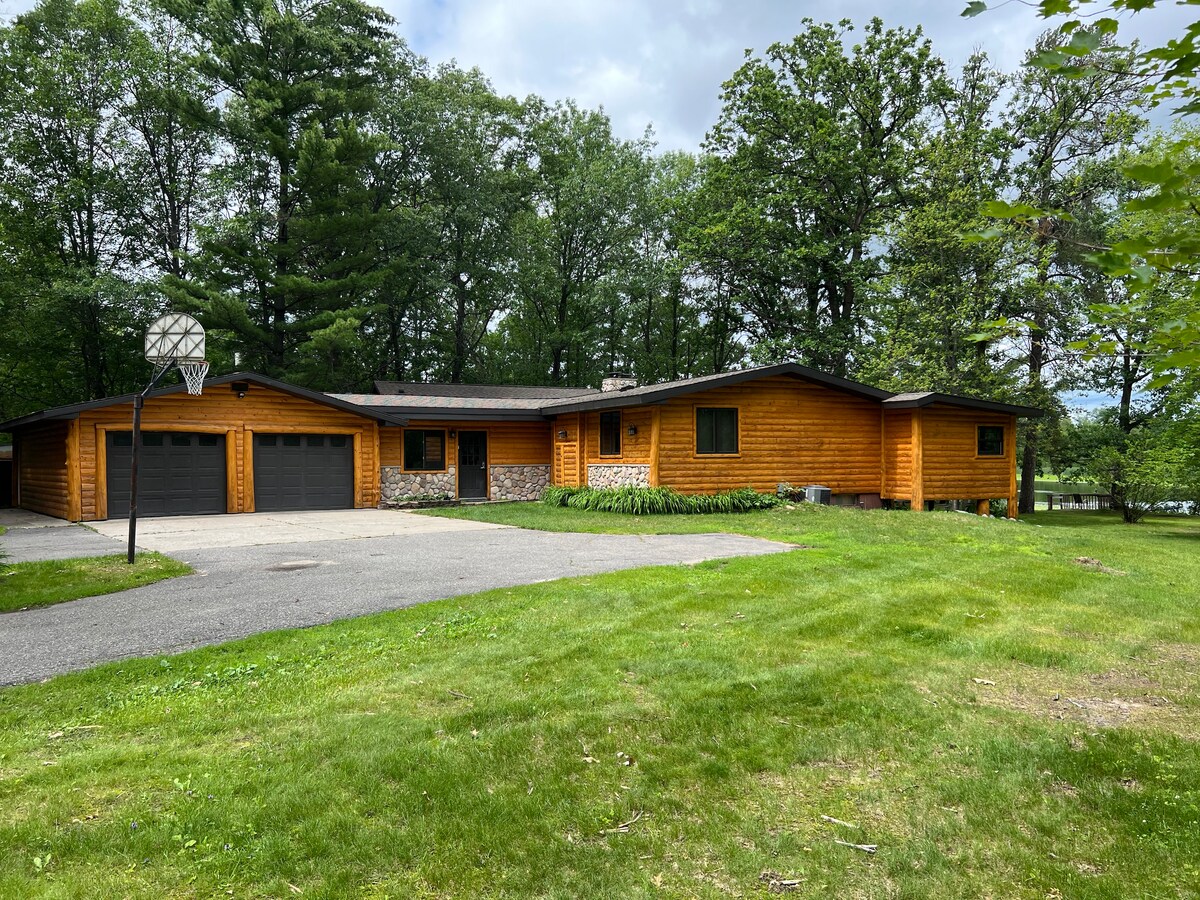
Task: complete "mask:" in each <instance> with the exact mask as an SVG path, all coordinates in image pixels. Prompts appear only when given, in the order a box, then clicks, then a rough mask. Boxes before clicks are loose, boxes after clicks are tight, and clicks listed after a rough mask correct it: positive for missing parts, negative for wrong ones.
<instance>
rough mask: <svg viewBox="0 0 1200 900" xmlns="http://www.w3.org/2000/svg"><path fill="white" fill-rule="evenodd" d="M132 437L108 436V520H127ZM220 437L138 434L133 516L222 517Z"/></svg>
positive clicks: (115, 433) (222, 445)
mask: <svg viewBox="0 0 1200 900" xmlns="http://www.w3.org/2000/svg"><path fill="white" fill-rule="evenodd" d="M132 438H133V435H132V434H130V432H128V431H110V432H109V433H108V448H107V456H108V466H107V468H108V471H107V472H106V473H105V477H106V478H107V480H108V517H109V518H110V519H116V518H120V517H122V516H127V515H129V463H130V460H131V458H132V455H133V440H132ZM225 511H226V507H225V435H223V434H180V433H176V432H164V431H143V432H142V448H141V453H139V454H138V515H139V516H184V515H201V514H205V513H223V512H225Z"/></svg>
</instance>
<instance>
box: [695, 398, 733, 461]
mask: <svg viewBox="0 0 1200 900" xmlns="http://www.w3.org/2000/svg"><path fill="white" fill-rule="evenodd" d="M696 452H697V453H737V452H738V411H737V410H736V409H728V408H713V407H708V408H705V407H697V409H696Z"/></svg>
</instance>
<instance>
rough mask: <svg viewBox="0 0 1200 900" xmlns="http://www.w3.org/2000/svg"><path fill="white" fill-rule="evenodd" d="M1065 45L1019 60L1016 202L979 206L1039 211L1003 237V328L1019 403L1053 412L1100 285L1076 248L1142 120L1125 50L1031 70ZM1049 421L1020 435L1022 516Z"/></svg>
mask: <svg viewBox="0 0 1200 900" xmlns="http://www.w3.org/2000/svg"><path fill="white" fill-rule="evenodd" d="M1099 40H1100V43H1101V46H1106V45H1105V44H1104V39H1103V38H1101V39H1099ZM1063 45H1064V39H1063V37H1062V36H1061V35H1059V34H1056V33H1054V32H1047V33H1046V34H1044V35H1042V37H1041V38H1040V39H1039V41H1038V44H1037V46H1036V47H1035V48H1033V49H1032V50H1031V51H1030V52H1029V54H1028V56H1027V58H1026V66H1025V68H1024V70H1023V72H1022V76H1021V79H1020V81H1019V83H1018V87H1017V90H1016V92H1015V96H1014V101H1013V103H1012V104H1011V108H1010V111H1009V115H1008V127H1009V128H1010V130H1011V131H1012V132H1013V133H1014V134H1016V135H1018V136H1019V137H1020V139H1021V141H1022V147H1021V149H1022V151H1023V153H1024V158H1023V160H1022V161H1021V162H1020V163H1019V164H1018V165H1017V166H1016V168H1015V170H1014V185H1013V188H1014V191H1015V195H1016V204H1015V205H1013V206H1009V205H1008V204H1007V203H1005V202H1004V201H993V202H991V203H989V204H986V205H985V209H987V210H993V211H994V210H995V209H996V208H997V207H998V206H1001V205H1002V206H1004V207H1006V208H1012V209H1026V210H1041V211H1043V212H1042V213H1041V214H1040V215H1039V217H1038V222H1037V227H1036V228H1033V229H1030V230H1025V229H1015V230H1014V229H1010V230H1008V231H1007V232H1004V234H1005V236H1006V237H1007V238H1008V239H1009V240H1010V246H1011V247H1012V248H1013V251H1014V252H1015V253H1016V254H1017V266H1018V269H1019V273H1018V281H1017V283H1016V285H1015V290H1014V291H1013V295H1012V299H1013V303H1012V305H1011V307H1010V312H1009V317H1008V318H1006V319H1004V320H1002V324H1003V325H1004V326H1006V327H1007V328H1008V333H1009V335H1010V336H1011V337H1012V338H1013V339H1014V340H1016V341H1018V342H1019V344H1020V346H1021V347H1022V348H1023V357H1024V359H1023V368H1024V374H1025V390H1024V400H1025V402H1027V403H1029V404H1031V405H1036V406H1041V407H1043V408H1046V409H1049V410H1051V411H1058V409H1059V407H1058V404H1057V402H1056V397H1057V395H1058V393H1059V391H1060V389H1061V388H1062V387H1063V386H1064V385H1065V384H1066V383H1067V378H1068V376H1070V375H1071V374H1072V373H1071V370H1070V366H1071V364H1072V362H1073V359H1074V357H1073V355H1072V354H1070V353H1069V352H1066V351H1067V350H1068V348H1069V345H1070V344H1071V342H1072V341H1074V340H1076V339H1077V338H1078V337H1079V336H1080V335H1081V334H1083V333H1085V330H1084V325H1085V318H1084V316H1085V310H1086V308H1087V305H1088V301H1089V299H1091V300H1093V301H1095V300H1096V296H1095V295H1096V292H1097V291H1098V290H1100V289H1101V285H1100V284H1099V282H1098V275H1099V272H1098V270H1097V269H1096V267H1095V266H1094V264H1093V263H1092V261H1091V259H1090V258H1089V257H1088V255H1087V253H1086V252H1084V251H1083V250H1082V248H1083V247H1084V246H1088V245H1091V244H1093V243H1094V242H1095V241H1096V240H1097V239H1098V236H1099V235H1100V234H1101V233H1102V229H1103V221H1104V218H1105V215H1106V213H1105V210H1104V209H1103V203H1102V201H1103V199H1104V197H1105V196H1107V195H1108V194H1110V193H1111V190H1112V186H1113V184H1114V182H1115V181H1116V178H1117V172H1118V165H1117V161H1118V160H1119V157H1120V155H1121V153H1123V152H1124V151H1125V150H1127V148H1128V147H1129V146H1130V145H1131V142H1132V141H1133V139H1134V137H1135V136H1136V135H1137V133H1138V131H1139V130H1140V129H1141V127H1142V126H1143V124H1144V120H1143V119H1142V118H1141V117H1140V116H1139V115H1138V113H1139V111H1140V110H1139V106H1140V100H1141V97H1142V94H1141V85H1140V83H1139V81H1138V79H1137V78H1136V76H1135V74H1134V72H1133V61H1132V59H1131V58H1130V56H1129V55H1128V54H1125V55H1117V56H1112V57H1109V62H1110V65H1108V66H1107V67H1106V68H1104V69H1098V68H1097V69H1093V70H1090V71H1089V72H1087V73H1086V74H1085V75H1084V76H1083V77H1080V78H1075V79H1062V78H1059V77H1057V76H1056V75H1054V74H1053V73H1051V72H1049V71H1047V70H1046V69H1044V68H1041V67H1039V66H1036V65H1033V62H1034V61H1035V60H1036V59H1038V58H1040V57H1041V56H1043V55H1044V54H1046V53H1053V52H1057V48H1060V47H1062V46H1063ZM1089 295H1091V296H1089ZM1053 423H1054V416H1050V417H1047V418H1046V419H1043V420H1042V421H1040V422H1037V423H1033V424H1030V425H1028V426H1026V428H1025V429H1024V434H1023V441H1022V451H1021V464H1020V465H1021V493H1020V498H1019V507H1020V511H1021V512H1022V513H1025V514H1031V513H1033V512H1034V490H1035V479H1036V475H1037V465H1038V456H1039V443H1040V439H1041V436H1042V432H1043V431H1044V430H1045V429H1047V428H1050V427H1053Z"/></svg>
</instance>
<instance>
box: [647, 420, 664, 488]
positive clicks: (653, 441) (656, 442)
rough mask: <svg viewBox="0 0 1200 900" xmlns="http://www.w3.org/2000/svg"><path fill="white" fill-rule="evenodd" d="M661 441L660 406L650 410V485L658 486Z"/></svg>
mask: <svg viewBox="0 0 1200 900" xmlns="http://www.w3.org/2000/svg"><path fill="white" fill-rule="evenodd" d="M661 441H662V408H661V407H658V406H655V407H653V408H652V409H651V410H650V487H658V452H659V447H660V446H661Z"/></svg>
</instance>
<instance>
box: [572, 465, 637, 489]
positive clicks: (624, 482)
mask: <svg viewBox="0 0 1200 900" xmlns="http://www.w3.org/2000/svg"><path fill="white" fill-rule="evenodd" d="M587 469H588V487H594V488H616V487H650V467H649V466H613V465H607V466H603V465H602V466H588V467H587Z"/></svg>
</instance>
